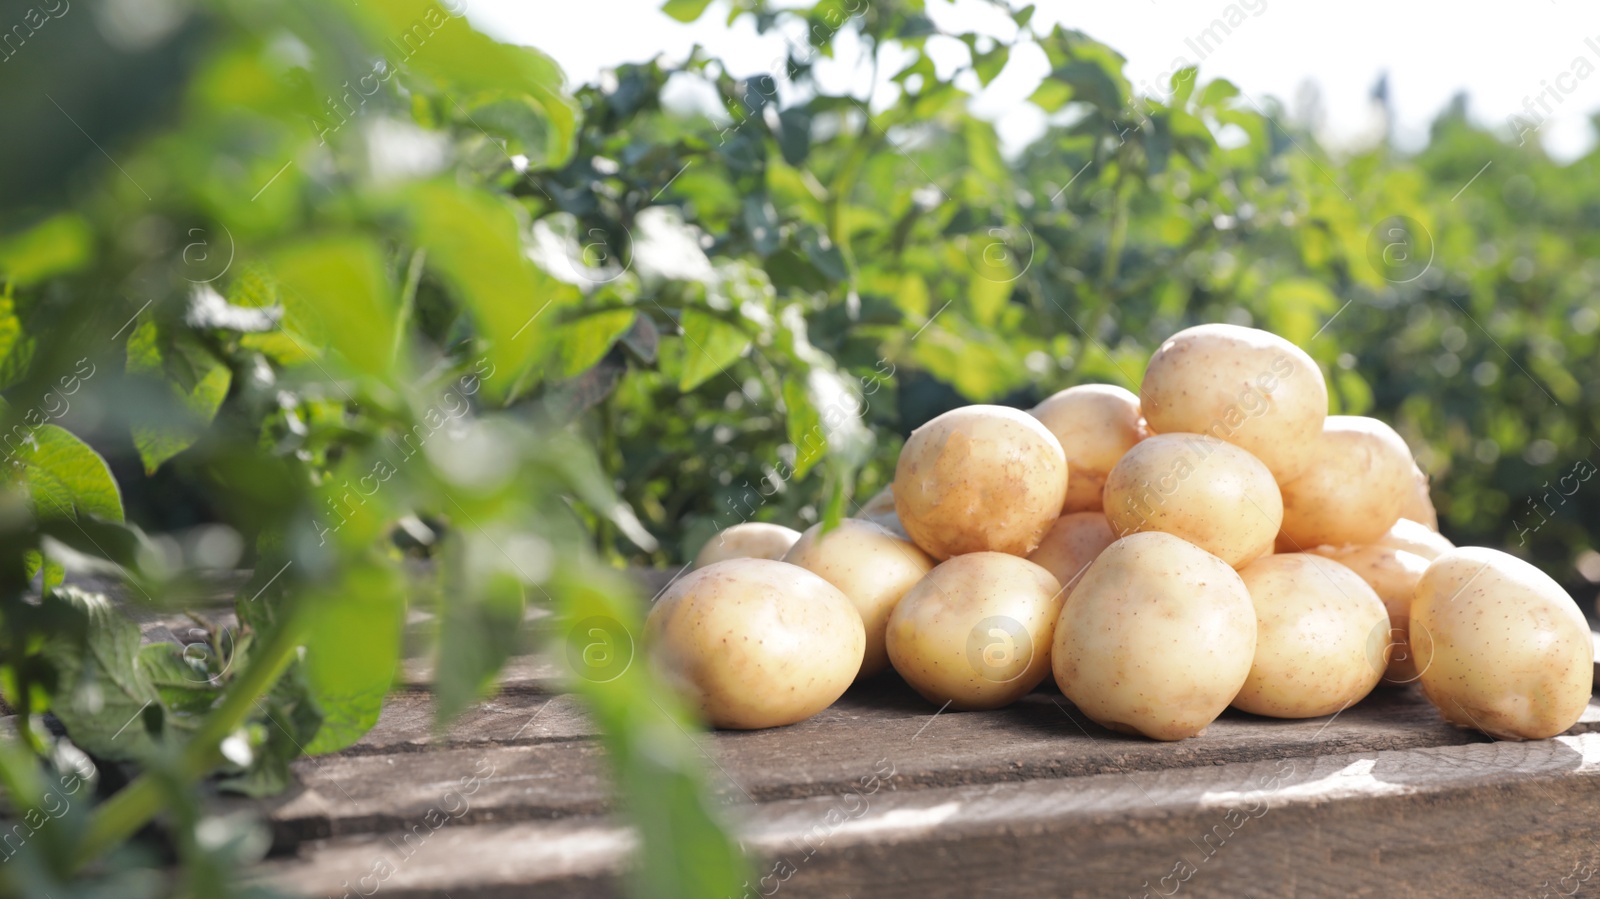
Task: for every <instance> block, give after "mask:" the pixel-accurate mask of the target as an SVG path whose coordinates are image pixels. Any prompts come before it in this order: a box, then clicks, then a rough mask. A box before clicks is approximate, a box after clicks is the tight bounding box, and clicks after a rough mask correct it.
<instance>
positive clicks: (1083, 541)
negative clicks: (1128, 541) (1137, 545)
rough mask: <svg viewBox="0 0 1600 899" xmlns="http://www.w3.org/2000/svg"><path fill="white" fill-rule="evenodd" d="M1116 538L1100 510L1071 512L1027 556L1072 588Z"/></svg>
mask: <svg viewBox="0 0 1600 899" xmlns="http://www.w3.org/2000/svg"><path fill="white" fill-rule="evenodd" d="M1074 476H1076V475H1074ZM1116 540H1117V535H1116V534H1113V533H1111V525H1110V524H1109V523H1107V521H1106V516H1105V515H1104V514H1103V513H1100V512H1072V513H1069V514H1067V515H1063V516H1061V517H1060V518H1057V519H1056V523H1055V524H1053V525H1051V526H1050V530H1048V531H1046V532H1045V534H1044V540H1042V541H1041V542H1040V543H1039V548H1038V549H1036V550H1034V551H1033V552H1032V553H1030V554H1029V555H1028V561H1029V562H1032V563H1034V564H1035V565H1039V566H1041V567H1043V568H1044V569H1045V570H1046V571H1048V572H1050V573H1051V574H1053V575H1055V577H1056V580H1058V581H1060V582H1061V586H1062V587H1064V588H1066V589H1068V590H1071V589H1072V587H1073V585H1074V584H1076V583H1078V579H1079V578H1081V577H1083V573H1084V571H1086V570H1088V568H1089V563H1090V562H1093V561H1094V560H1095V558H1096V557H1097V556H1099V555H1100V553H1101V552H1102V551H1104V550H1105V548H1106V547H1108V546H1110V545H1111V544H1112V543H1115V542H1116Z"/></svg>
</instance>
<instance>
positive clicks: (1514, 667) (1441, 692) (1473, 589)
mask: <svg viewBox="0 0 1600 899" xmlns="http://www.w3.org/2000/svg"><path fill="white" fill-rule="evenodd" d="M1589 641H1590V637H1589V624H1588V622H1586V621H1585V620H1584V618H1583V613H1582V612H1580V611H1579V610H1578V604H1577V603H1575V602H1573V600H1572V597H1571V596H1569V595H1567V591H1565V590H1563V589H1561V585H1560V584H1558V583H1556V582H1555V581H1554V580H1552V579H1551V577H1550V576H1549V575H1547V574H1545V573H1544V572H1543V571H1540V570H1539V569H1538V568H1535V567H1534V566H1532V565H1529V564H1528V563H1527V562H1524V561H1522V560H1521V559H1519V558H1517V557H1516V556H1513V555H1509V554H1507V553H1503V552H1499V551H1498V550H1493V549H1484V548H1481V547H1476V546H1471V547H1462V548H1461V549H1453V550H1451V551H1450V552H1447V553H1445V554H1443V555H1441V556H1440V557H1439V558H1437V559H1434V560H1433V561H1432V562H1430V563H1429V564H1428V570H1427V571H1424V572H1423V573H1422V579H1421V580H1419V581H1418V582H1417V595H1416V599H1415V600H1413V601H1412V603H1411V650H1412V655H1414V656H1415V657H1416V660H1417V667H1418V668H1419V669H1421V672H1422V676H1421V682H1422V692H1423V694H1424V695H1426V696H1427V697H1428V701H1429V702H1432V703H1433V704H1434V706H1435V707H1437V708H1438V709H1439V714H1440V715H1442V716H1444V720H1446V721H1448V722H1450V723H1451V724H1455V725H1459V726H1461V727H1473V728H1477V729H1478V730H1481V731H1483V732H1484V733H1486V734H1488V735H1489V736H1491V737H1495V738H1497V739H1501V740H1542V739H1545V738H1546V737H1553V736H1555V735H1556V734H1559V733H1561V732H1562V731H1564V730H1566V729H1567V728H1569V727H1571V726H1572V725H1574V724H1576V723H1578V718H1579V717H1580V716H1581V715H1582V714H1583V710H1584V708H1586V707H1587V706H1588V704H1589V691H1590V689H1591V687H1592V685H1593V681H1594V647H1593V644H1591V643H1590V642H1589Z"/></svg>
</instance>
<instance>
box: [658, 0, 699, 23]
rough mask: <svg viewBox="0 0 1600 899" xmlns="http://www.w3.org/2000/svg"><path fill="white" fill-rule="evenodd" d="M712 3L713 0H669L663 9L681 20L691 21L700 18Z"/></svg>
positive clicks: (663, 5)
mask: <svg viewBox="0 0 1600 899" xmlns="http://www.w3.org/2000/svg"><path fill="white" fill-rule="evenodd" d="M710 5H711V0H667V2H666V3H664V4H662V6H661V11H662V12H664V13H666V14H667V15H669V16H671V17H673V18H674V19H677V20H678V21H680V22H684V23H689V22H693V21H694V20H695V19H698V18H700V16H701V14H702V13H704V12H705V11H706V7H708V6H710Z"/></svg>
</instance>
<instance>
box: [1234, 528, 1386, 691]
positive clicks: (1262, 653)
mask: <svg viewBox="0 0 1600 899" xmlns="http://www.w3.org/2000/svg"><path fill="white" fill-rule="evenodd" d="M1239 576H1240V577H1241V578H1243V579H1244V585H1245V587H1246V588H1248V589H1249V591H1250V599H1251V601H1252V602H1253V603H1254V604H1255V608H1256V654H1255V661H1254V662H1253V663H1252V664H1251V666H1250V677H1249V678H1248V679H1246V680H1245V682H1244V686H1243V687H1241V688H1240V690H1239V695H1237V696H1235V697H1234V698H1233V707H1234V708H1236V709H1240V710H1242V711H1246V712H1250V713H1252V714H1256V715H1270V716H1272V717H1274V718H1317V717H1320V716H1322V715H1332V714H1334V713H1335V712H1339V711H1342V710H1344V709H1346V708H1349V707H1350V706H1351V705H1354V704H1355V703H1356V702H1359V701H1360V700H1361V699H1362V698H1363V697H1365V696H1366V695H1367V694H1368V693H1371V692H1372V688H1373V687H1376V686H1377V685H1378V681H1379V680H1380V679H1381V678H1382V677H1383V672H1384V669H1385V667H1386V666H1387V665H1388V661H1389V646H1390V643H1389V613H1388V611H1387V610H1386V609H1385V608H1384V605H1383V601H1382V600H1380V599H1379V598H1378V594H1377V593H1375V592H1374V591H1373V589H1372V588H1371V587H1369V586H1368V585H1367V582H1366V581H1363V580H1362V579H1361V578H1360V577H1359V576H1358V575H1357V574H1356V573H1355V572H1354V571H1351V570H1350V569H1349V568H1346V567H1345V566H1343V565H1341V564H1339V563H1338V562H1334V561H1332V560H1330V559H1325V558H1323V557H1321V556H1314V555H1310V554H1307V553H1285V554H1283V555H1277V556H1270V557H1268V558H1265V559H1257V560H1256V561H1254V562H1251V563H1250V564H1249V565H1246V566H1245V567H1244V568H1243V569H1241V570H1240V571H1239Z"/></svg>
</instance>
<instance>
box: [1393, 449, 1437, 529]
mask: <svg viewBox="0 0 1600 899" xmlns="http://www.w3.org/2000/svg"><path fill="white" fill-rule="evenodd" d="M1400 517H1401V518H1408V519H1410V520H1412V521H1415V522H1417V523H1418V524H1420V525H1422V526H1423V527H1425V528H1427V529H1428V530H1430V531H1433V532H1435V533H1437V532H1438V530H1439V512H1438V510H1436V509H1434V508H1433V496H1432V495H1431V494H1430V493H1429V491H1428V476H1427V475H1425V474H1423V473H1422V469H1421V468H1419V467H1417V465H1416V463H1414V462H1413V463H1412V465H1411V489H1410V490H1408V491H1407V492H1406V497H1405V500H1404V501H1403V502H1402V503H1401V504H1400Z"/></svg>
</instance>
